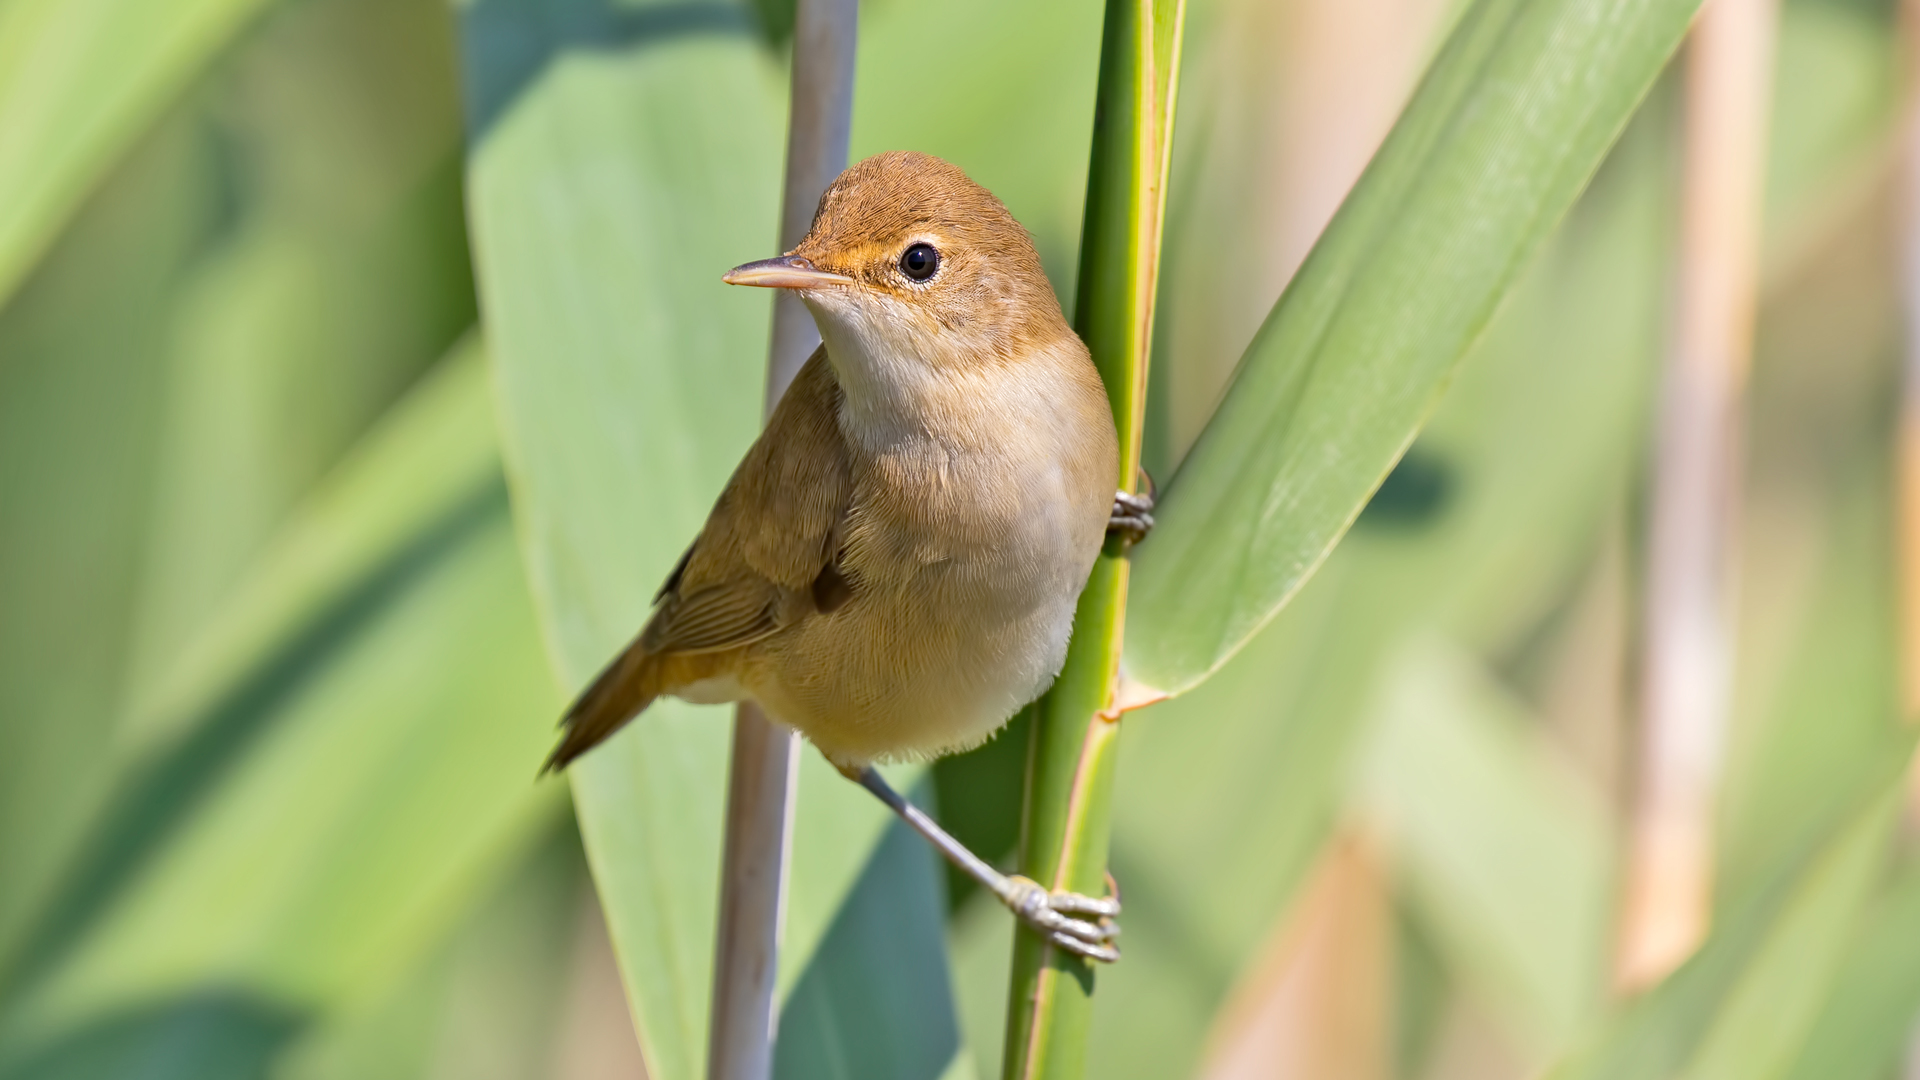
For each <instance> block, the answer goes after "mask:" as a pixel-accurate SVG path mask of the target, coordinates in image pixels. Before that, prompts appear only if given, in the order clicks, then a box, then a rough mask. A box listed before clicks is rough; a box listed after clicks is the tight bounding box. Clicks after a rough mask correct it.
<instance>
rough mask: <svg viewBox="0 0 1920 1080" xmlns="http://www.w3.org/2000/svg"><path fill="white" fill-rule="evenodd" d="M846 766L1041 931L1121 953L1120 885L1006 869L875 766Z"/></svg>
mask: <svg viewBox="0 0 1920 1080" xmlns="http://www.w3.org/2000/svg"><path fill="white" fill-rule="evenodd" d="M840 772H841V774H842V775H844V776H846V778H847V779H849V780H852V781H853V782H854V783H856V784H859V785H860V786H861V787H863V788H866V789H867V790H868V791H871V792H873V794H874V795H875V796H877V797H878V798H879V799H880V801H881V802H883V803H886V804H887V806H889V807H890V808H892V810H893V812H894V813H896V814H899V815H900V817H901V819H902V820H904V821H905V822H906V823H907V824H908V825H910V826H912V827H913V831H915V832H917V833H919V834H920V835H921V836H923V837H925V838H926V840H927V842H928V843H930V844H932V845H933V846H934V847H935V848H936V849H938V850H939V852H940V854H942V855H945V856H946V857H947V859H948V860H949V861H950V862H952V863H953V864H954V865H955V866H958V867H959V868H960V869H961V870H964V871H966V873H967V876H968V877H971V878H973V879H974V880H975V881H978V882H979V883H980V884H982V885H984V886H986V888H987V891H988V892H991V893H993V895H995V896H997V897H999V898H1000V902H1001V903H1003V904H1005V905H1007V907H1008V909H1010V910H1011V911H1012V912H1013V913H1014V914H1015V915H1017V916H1019V917H1020V919H1021V920H1022V921H1024V922H1025V923H1026V924H1027V925H1028V926H1031V927H1033V928H1034V929H1035V930H1037V931H1039V933H1040V936H1041V937H1044V938H1046V939H1047V940H1048V941H1050V942H1052V943H1053V944H1055V945H1058V946H1059V947H1061V948H1063V949H1065V950H1067V951H1068V952H1070V953H1074V954H1077V955H1079V956H1084V957H1086V958H1087V959H1089V960H1102V961H1105V962H1107V963H1109V964H1111V963H1113V962H1114V961H1115V960H1118V959H1120V950H1119V949H1118V948H1116V947H1114V944H1113V939H1114V938H1116V937H1119V936H1120V926H1119V924H1118V923H1116V922H1114V919H1115V918H1116V917H1117V916H1118V915H1119V914H1120V898H1119V896H1118V895H1117V892H1118V890H1115V892H1116V895H1114V896H1109V897H1092V896H1081V895H1080V894H1079V893H1069V892H1048V891H1047V890H1046V889H1044V888H1042V887H1041V886H1040V883H1039V882H1036V881H1034V880H1032V879H1030V878H1024V877H1020V876H1019V875H1017V874H1016V875H1013V876H1008V875H1006V874H1002V873H1001V872H1000V871H998V870H995V869H994V868H993V867H991V866H988V865H987V863H986V861H985V860H983V859H981V858H980V856H978V855H975V854H974V853H973V852H971V851H968V850H967V847H966V845H965V844H962V843H961V842H960V841H958V840H955V839H954V838H953V836H952V835H951V834H949V833H948V832H947V831H946V830H945V829H942V828H941V827H940V826H939V824H938V823H936V822H935V821H934V820H933V819H932V818H930V817H928V816H927V815H926V812H925V811H923V810H921V809H920V808H919V807H917V806H915V805H913V804H912V803H910V802H908V801H907V800H906V799H904V798H901V797H900V793H899V792H897V791H895V790H893V788H892V786H891V785H889V784H888V783H887V782H886V780H884V779H882V778H881V776H880V773H879V772H878V771H876V770H875V769H874V768H873V766H871V765H869V766H867V767H865V768H863V769H860V770H858V771H854V770H852V769H847V768H842V769H840ZM1109 882H1111V879H1109ZM1087 916H1091V918H1088V917H1087Z"/></svg>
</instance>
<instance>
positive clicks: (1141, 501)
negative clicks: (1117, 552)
mask: <svg viewBox="0 0 1920 1080" xmlns="http://www.w3.org/2000/svg"><path fill="white" fill-rule="evenodd" d="M1107 531H1108V532H1110V533H1119V534H1120V535H1121V536H1122V537H1124V538H1125V539H1126V542H1127V543H1129V544H1133V543H1138V542H1139V541H1140V540H1141V539H1143V538H1144V537H1145V536H1146V535H1147V534H1148V533H1149V532H1152V531H1153V496H1152V495H1151V494H1148V493H1146V492H1142V493H1141V494H1138V495H1135V494H1133V493H1132V492H1129V491H1116V492H1114V493H1113V510H1112V512H1111V513H1110V514H1109V515H1108V517H1107Z"/></svg>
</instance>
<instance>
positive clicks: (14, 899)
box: [0, 122, 215, 983]
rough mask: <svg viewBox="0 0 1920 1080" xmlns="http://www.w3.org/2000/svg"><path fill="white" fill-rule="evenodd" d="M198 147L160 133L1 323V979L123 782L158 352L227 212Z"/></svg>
mask: <svg viewBox="0 0 1920 1080" xmlns="http://www.w3.org/2000/svg"><path fill="white" fill-rule="evenodd" d="M192 135H193V132H192V130H191V128H190V126H189V125H186V124H183V123H177V122H176V123H172V124H169V125H167V126H165V127H164V128H162V129H161V130H159V131H157V132H156V133H155V134H154V135H153V137H151V138H150V139H149V140H148V141H147V142H146V143H145V144H144V145H143V146H142V147H141V148H140V149H139V150H138V151H137V152H135V153H134V155H133V156H132V157H131V158H130V159H129V160H128V164H127V168H125V169H123V170H121V171H120V172H118V173H117V175H116V176H115V177H113V179H112V180H111V181H110V182H109V183H107V184H106V185H105V186H104V187H103V188H102V189H101V190H100V191H99V192H98V193H97V194H96V195H95V197H94V198H93V199H92V200H91V202H90V203H89V206H88V208H87V210H86V212H85V213H84V214H83V215H82V216H81V218H80V219H79V221H78V222H77V223H76V225H75V227H74V228H73V229H72V230H70V231H69V232H68V233H67V234H66V235H65V236H64V237H63V238H62V240H61V242H60V243H59V244H58V245H56V246H55V248H54V249H53V252H52V253H51V254H50V255H49V257H48V258H47V259H46V261H44V262H43V263H42V264H41V265H40V267H39V269H38V271H37V272H36V273H35V274H34V276H33V277H32V278H31V280H30V281H29V282H28V283H27V285H26V286H25V287H24V288H23V289H22V290H21V291H20V292H19V293H18V294H17V295H16V296H15V297H14V298H13V301H12V302H11V303H10V304H9V305H7V306H6V307H5V308H4V310H3V311H0V505H4V506H5V507H6V512H4V513H0V596H5V597H6V601H5V602H4V603H0V865H5V866H6V868H7V870H6V873H4V874H0V983H4V982H5V981H6V979H7V973H8V972H9V970H10V968H11V967H12V966H13V964H14V963H15V962H16V961H17V958H18V952H19V950H20V948H21V947H22V945H23V944H25V943H26V941H25V939H26V935H27V930H28V925H29V923H30V921H31V920H32V919H33V917H34V916H35V914H36V912H37V911H38V910H39V909H40V908H41V907H42V906H43V905H44V904H45V903H46V902H47V899H48V895H49V892H50V890H52V889H53V888H54V887H55V884H56V881H57V879H58V877H59V875H60V874H61V873H63V872H64V870H65V869H66V865H65V864H66V863H67V862H68V861H69V859H70V857H71V853H72V849H73V847H74V845H75V844H76V843H78V841H79V839H80V837H81V835H82V833H83V832H84V830H85V828H86V825H87V822H88V820H89V818H90V817H92V816H93V815H94V814H95V813H97V812H98V809H99V806H100V804H101V803H102V801H103V800H104V799H105V798H106V796H107V795H108V794H109V791H110V787H111V783H112V778H113V774H114V770H113V764H114V763H113V761H112V760H111V754H109V753H107V752H105V748H107V747H109V746H110V745H111V744H112V740H113V737H114V734H115V730H116V727H117V725H118V720H119V715H120V709H121V704H122V701H123V699H124V696H125V694H126V693H127V686H126V671H127V668H128V666H129V665H128V659H129V657H128V654H129V651H130V640H129V639H130V637H131V635H130V634H129V633H128V631H127V626H128V624H129V623H130V622H131V621H132V620H133V617H134V612H135V611H136V609H137V605H138V601H139V596H140V589H139V584H140V578H141V568H142V567H141V564H142V562H143V559H144V555H145V551H144V540H145V536H146V533H145V525H146V522H147V518H148V511H147V508H148V506H149V505H150V502H151V500H152V498H153V489H154V468H153V453H152V447H153V445H154V443H155V442H156V441H157V440H158V439H159V437H160V431H161V427H162V422H163V420H162V418H163V414H164V395H165V387H166V380H165V368H164V365H163V363H162V362H161V359H162V358H161V356H160V355H158V353H157V350H156V349H155V348H154V347H153V342H154V341H155V340H157V339H162V338H164V336H165V334H166V331H167V327H168V319H169V316H170V315H171V313H172V311H173V304H174V302H175V300H176V298H177V296H178V291H179V282H180V280H181V278H182V277H183V276H184V273H185V270H186V268H187V267H188V266H189V265H190V264H191V261H192V257H193V255H194V254H195V252H196V251H197V250H198V248H199V246H200V243H201V241H202V238H203V236H204V234H205V232H206V230H207V229H208V228H210V223H211V221H212V219H213V218H214V216H215V215H214V207H213V206H212V204H211V202H210V200H208V199H207V198H206V190H207V187H208V186H209V185H208V184H207V175H208V172H209V170H208V162H207V161H206V159H205V156H204V155H203V154H200V153H198V152H197V149H198V148H197V146H196V145H195V140H194V139H193V137H192ZM103 312H110V313H111V317H103Z"/></svg>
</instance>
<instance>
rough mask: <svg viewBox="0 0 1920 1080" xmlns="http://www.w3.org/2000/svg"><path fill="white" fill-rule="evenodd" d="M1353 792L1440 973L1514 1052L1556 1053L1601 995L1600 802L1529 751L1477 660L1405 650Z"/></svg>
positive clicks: (1605, 924)
mask: <svg viewBox="0 0 1920 1080" xmlns="http://www.w3.org/2000/svg"><path fill="white" fill-rule="evenodd" d="M1381 692H1382V694H1383V698H1384V700H1383V701H1382V702H1381V705H1380V715H1379V719H1378V720H1377V721H1376V723H1375V727H1374V730H1373V732H1372V734H1371V735H1370V736H1369V738H1368V745H1367V748H1366V749H1365V750H1363V752H1362V754H1361V759H1360V770H1359V771H1360V777H1359V792H1358V797H1359V800H1360V802H1361V807H1362V810H1363V812H1364V813H1365V814H1366V815H1367V817H1368V819H1369V820H1370V821H1371V822H1373V823H1374V824H1376V825H1377V826H1378V827H1380V828H1381V830H1382V831H1383V832H1384V834H1385V836H1386V838H1387V839H1388V840H1389V842H1390V843H1391V846H1392V850H1393V853H1394V856H1395V863H1396V864H1397V865H1398V866H1400V867H1402V868H1403V870H1404V873H1405V874H1406V877H1407V880H1408V884H1409V885H1410V887H1411V889H1412V892H1413V895H1414V897H1415V899H1416V900H1417V901H1418V902H1419V903H1420V906H1421V909H1422V911H1423V913H1424V914H1425V915H1426V917H1427V921H1428V922H1429V923H1430V924H1431V925H1432V926H1433V927H1434V928H1435V929H1436V930H1437V932H1438V936H1439V938H1440V942H1441V944H1442V945H1443V947H1445V949H1446V955H1447V957H1448V960H1449V962H1450V964H1449V966H1450V967H1451V969H1452V970H1453V971H1454V972H1455V973H1457V975H1458V976H1459V977H1460V978H1462V979H1463V980H1465V981H1467V982H1469V983H1470V984H1471V985H1472V986H1473V988H1474V989H1475V990H1477V991H1479V992H1480V994H1481V995H1482V998H1483V1000H1486V1001H1488V1002H1490V1003H1492V1004H1493V1005H1494V1006H1495V1007H1496V1008H1497V1009H1498V1010H1499V1011H1500V1013H1501V1016H1502V1019H1504V1020H1506V1021H1507V1023H1508V1025H1509V1029H1510V1031H1511V1033H1512V1034H1513V1036H1514V1038H1515V1041H1516V1042H1517V1043H1518V1045H1520V1046H1521V1047H1523V1048H1525V1049H1526V1050H1528V1051H1531V1052H1532V1053H1533V1054H1536V1055H1541V1056H1544V1055H1546V1054H1550V1053H1552V1052H1554V1051H1557V1050H1559V1049H1561V1048H1562V1047H1563V1046H1564V1045H1565V1043H1566V1041H1567V1040H1568V1039H1569V1038H1571V1037H1572V1036H1573V1035H1574V1034H1575V1033H1576V1031H1577V1030H1578V1027H1579V1025H1580V1024H1581V1022H1582V1021H1583V1020H1584V1019H1585V1017H1586V1016H1587V1015H1588V1011H1589V1010H1590V1009H1591V1007H1592V1006H1593V1005H1594V1004H1596V1003H1597V1002H1598V1000H1599V997H1600V992H1601V989H1602V987H1603V986H1604V985H1605V975H1606V961H1607V953H1606V949H1607V946H1608V944H1609V942H1610V941H1611V933H1610V931H1611V929H1612V927H1611V919H1612V914H1613V903H1612V901H1613V896H1614V893H1613V889H1612V888H1611V874H1610V869H1611V867H1610V862H1611V841H1612V837H1611V836H1610V835H1609V830H1608V826H1607V822H1606V818H1605V816H1604V809H1603V806H1602V804H1601V802H1600V800H1599V797H1598V793H1597V792H1594V791H1592V790H1591V789H1590V788H1588V787H1587V786H1586V785H1585V784H1584V782H1583V780H1582V778H1581V777H1580V776H1579V775H1578V774H1576V773H1573V772H1572V771H1571V770H1570V768H1569V766H1568V764H1567V763H1566V762H1565V761H1563V760H1558V759H1556V758H1554V757H1552V756H1550V755H1549V754H1548V753H1547V752H1546V750H1547V748H1546V747H1545V746H1543V745H1540V744H1538V743H1535V742H1532V741H1530V735H1531V734H1532V733H1533V732H1534V731H1535V730H1536V729H1535V728H1534V725H1533V724H1532V718H1531V717H1529V716H1528V715H1527V714H1526V710H1525V708H1524V707H1523V706H1521V705H1520V704H1519V703H1518V702H1516V701H1514V700H1512V698H1511V696H1510V695H1509V694H1508V693H1507V692H1506V691H1505V690H1503V689H1502V688H1501V687H1500V686H1499V685H1498V684H1497V683H1496V682H1494V681H1493V680H1492V679H1491V678H1490V677H1489V676H1488V674H1487V673H1486V672H1485V671H1484V670H1483V669H1482V668H1481V667H1480V666H1479V664H1478V663H1477V662H1475V661H1474V660H1473V659H1472V658H1471V657H1467V656H1463V655H1461V654H1460V653H1459V652H1458V651H1457V650H1453V649H1450V648H1448V647H1446V646H1445V645H1442V644H1440V643H1438V642H1423V643H1412V644H1410V645H1409V647H1408V648H1407V650H1406V651H1405V652H1403V653H1402V655H1401V656H1400V658H1399V659H1398V660H1396V661H1394V662H1393V663H1392V665H1391V670H1389V671H1388V672H1387V673H1386V675H1385V678H1384V680H1383V685H1382V691H1381Z"/></svg>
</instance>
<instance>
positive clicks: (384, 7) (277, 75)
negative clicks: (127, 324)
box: [129, 0, 475, 709]
mask: <svg viewBox="0 0 1920 1080" xmlns="http://www.w3.org/2000/svg"><path fill="white" fill-rule="evenodd" d="M456 93H457V91H456V88H455V75H454V64H453V56H452V43H451V19H450V16H449V15H448V13H447V12H446V10H445V9H444V8H443V7H442V6H441V5H440V4H439V3H437V2H435V0H309V2H306V3H301V4H298V5H294V6H291V7H288V8H286V9H285V10H282V11H278V12H276V13H275V14H274V16H273V17H272V18H269V19H267V20H265V22H264V24H263V25H262V26H261V27H260V28H259V30H258V31H257V32H255V33H253V34H251V35H249V36H248V38H247V40H246V41H245V43H244V44H243V46H242V47H240V48H238V49H236V50H234V52H233V54H232V55H231V57H230V58H229V60H228V61H227V62H226V63H223V64H222V65H220V68H219V69H218V71H217V73H216V77H215V78H212V79H210V80H209V81H208V85H207V86H206V87H205V88H204V89H203V90H202V91H201V92H200V93H198V94H196V95H195V103H196V107H195V108H193V109H192V110H190V111H191V112H192V113H193V114H194V116H195V119H196V121H197V122H198V125H199V126H200V128H201V131H202V138H203V140H204V143H205V146H206V149H205V152H206V153H208V154H209V155H210V156H212V157H213V158H214V159H215V160H216V161H217V162H218V163H219V164H220V169H219V171H218V174H217V175H216V176H215V177H213V178H212V181H213V183H214V184H217V185H218V187H217V189H216V190H215V191H214V192H212V193H210V194H212V195H213V196H215V197H218V198H219V199H220V201H221V209H222V210H223V211H224V213H223V216H222V220H221V222H220V224H221V228H220V230H219V231H218V232H217V233H216V234H215V235H213V236H211V237H209V242H208V244H207V247H206V249H205V250H204V251H203V252H202V253H201V258H200V259H199V260H198V262H197V263H196V264H195V266H194V267H193V271H192V273H191V275H190V276H189V278H188V280H187V281H186V282H184V283H183V295H182V297H181V301H180V303H179V306H178V309H177V310H176V311H175V313H174V317H173V324H172V326H171V327H170V328H169V332H168V333H167V334H166V335H164V336H163V337H162V339H161V340H159V341H157V342H155V343H153V345H152V346H150V347H152V348H154V349H155V350H156V351H158V352H159V353H160V354H161V355H162V356H164V358H165V363H166V365H167V379H168V392H167V394H166V414H165V417H166V422H165V426H164V428H163V431H162V436H161V439H160V440H159V443H158V445H157V446H156V447H155V456H156V457H157V459H158V468H159V476H158V490H157V492H156V499H155V502H154V510H153V516H152V519H151V521H150V522H149V524H148V530H149V535H150V538H149V541H148V551H147V556H146V559H145V566H144V572H143V576H144V579H145V580H144V581H143V588H142V593H143V595H142V597H141V610H140V612H139V615H138V617H137V619H136V622H135V632H136V640H135V652H134V657H133V662H134V666H135V670H134V673H133V681H134V686H133V688H132V692H131V694H130V695H129V696H130V697H131V698H132V699H133V706H134V707H135V708H136V709H140V708H145V707H146V702H145V701H144V700H143V699H144V698H145V696H146V694H147V692H148V690H149V689H150V687H152V685H153V684H154V683H156V682H159V681H163V680H166V679H169V678H172V677H173V676H174V672H175V669H176V668H177V667H178V666H180V664H181V663H182V658H181V657H180V656H179V654H178V652H177V647H178V645H179V643H181V642H182V641H185V640H187V639H189V638H191V637H193V636H194V635H195V634H196V633H198V632H199V631H200V629H201V628H202V625H203V623H204V620H206V619H207V618H208V617H209V615H210V613H212V612H214V611H215V610H218V609H219V608H220V606H221V605H222V604H224V603H225V602H226V601H227V600H228V599H229V595H230V594H229V590H230V589H231V588H232V587H233V585H234V583H235V581H237V580H238V578H239V577H240V576H241V575H242V574H243V573H244V572H245V571H246V570H247V568H248V567H249V565H250V563H251V562H252V560H253V559H254V558H255V557H256V556H257V555H258V553H259V551H260V548H261V545H262V544H263V543H265V542H266V540H267V539H268V538H269V537H271V536H272V535H273V534H274V532H275V530H276V529H277V528H278V527H279V525H280V524H281V523H282V520H283V519H284V517H285V515H286V513H287V512H288V510H289V509H290V508H291V507H292V506H294V505H295V504H296V502H297V501H298V500H299V499H300V497H301V496H302V495H303V494H304V493H305V492H306V491H307V489H308V488H309V487H310V486H311V485H312V484H313V482H314V481H315V480H316V479H317V478H318V477H320V476H321V475H322V474H323V473H324V472H325V471H326V470H327V469H328V468H330V467H331V466H332V465H333V464H334V463H335V462H336V461H337V459H338V458H339V456H340V454H341V453H342V452H344V451H345V449H346V448H347V447H348V446H350V445H351V444H352V443H353V441H354V440H355V439H356V438H357V437H358V436H359V435H360V434H361V433H362V432H363V431H365V430H366V428H367V427H368V426H369V425H370V424H371V423H372V422H373V421H374V419H375V418H377V417H378V416H379V415H380V414H381V413H382V411H383V410H384V409H385V408H386V407H387V406H388V404H390V403H391V402H392V401H393V400H394V399H395V398H396V397H397V396H398V395H399V394H400V393H401V392H403V391H404V390H405V389H406V387H407V386H408V385H409V384H410V383H411V382H412V381H413V380H414V379H416V378H418V376H419V374H420V373H421V372H422V371H424V370H426V368H428V367H429V366H430V365H431V364H432V363H433V362H434V361H436V360H438V359H439V358H440V357H441V356H443V355H444V354H445V352H446V350H447V348H448V347H449V346H450V345H451V344H452V343H453V341H454V340H455V339H456V338H457V337H458V336H459V335H460V334H461V333H462V332H463V331H465V330H466V329H467V328H468V327H469V326H471V325H472V324H473V320H474V314H475V308H474V299H473V291H472V277H471V272H470V270H469V268H468V259H467V248H466V238H465V228H464V224H463V220H462V208H461V198H460V188H459V170H458V167H457V165H458V155H457V147H458V142H459V111H458V107H457V100H456Z"/></svg>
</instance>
